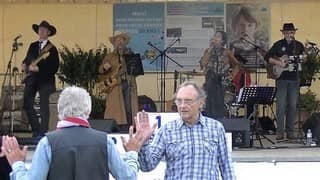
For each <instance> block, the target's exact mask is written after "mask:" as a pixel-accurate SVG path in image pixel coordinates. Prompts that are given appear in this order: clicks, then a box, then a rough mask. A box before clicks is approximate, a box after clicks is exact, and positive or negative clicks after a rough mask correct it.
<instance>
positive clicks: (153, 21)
mask: <svg viewBox="0 0 320 180" xmlns="http://www.w3.org/2000/svg"><path fill="white" fill-rule="evenodd" d="M113 30H114V31H122V32H127V33H129V35H130V38H131V39H130V43H129V45H128V47H129V48H131V50H132V51H133V52H135V53H140V55H141V59H142V62H143V67H144V70H145V71H157V70H159V68H160V66H159V65H160V61H154V62H153V63H152V64H150V63H151V62H152V60H153V59H152V57H155V56H157V55H158V54H157V51H156V50H155V49H154V48H152V47H151V46H150V45H148V44H150V43H151V44H152V45H154V46H155V47H156V48H158V49H159V50H163V47H164V40H163V36H164V32H163V30H164V3H135V4H115V5H114V7H113ZM159 60H160V59H159Z"/></svg>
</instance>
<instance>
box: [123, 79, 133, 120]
mask: <svg viewBox="0 0 320 180" xmlns="http://www.w3.org/2000/svg"><path fill="white" fill-rule="evenodd" d="M121 88H122V94H123V99H124V106H125V110H126V117H127V122H128V124H130V125H131V124H132V110H131V109H132V107H131V88H132V87H131V85H130V83H128V81H126V80H124V81H122V82H121Z"/></svg>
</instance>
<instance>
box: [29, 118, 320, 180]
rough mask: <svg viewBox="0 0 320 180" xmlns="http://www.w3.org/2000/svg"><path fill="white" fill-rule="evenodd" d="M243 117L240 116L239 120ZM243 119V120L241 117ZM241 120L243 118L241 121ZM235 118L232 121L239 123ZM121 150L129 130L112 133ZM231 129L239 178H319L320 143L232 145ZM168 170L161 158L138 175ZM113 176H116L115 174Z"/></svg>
mask: <svg viewBox="0 0 320 180" xmlns="http://www.w3.org/2000/svg"><path fill="white" fill-rule="evenodd" d="M177 117H178V114H177V113H149V118H150V120H151V121H152V122H157V123H158V125H159V126H161V125H163V124H165V123H166V122H168V121H171V120H173V119H175V118H177ZM237 121H239V120H236V121H235V122H237ZM240 121H241V120H240ZM240 121H239V122H240ZM235 122H233V121H232V122H231V123H235ZM108 136H109V137H111V138H112V139H113V140H114V142H115V144H116V147H117V149H118V150H119V152H120V153H121V154H122V153H124V152H125V151H124V149H123V147H122V143H121V141H120V136H125V137H126V136H128V134H127V133H125V134H113V133H111V134H108ZM231 136H232V135H231V133H227V141H228V147H229V150H230V151H231V154H232V159H233V162H234V163H233V164H234V167H235V173H236V176H237V179H238V180H256V179H259V180H270V179H272V180H278V179H279V180H280V179H290V180H300V179H308V178H309V179H318V176H319V175H318V173H317V172H318V170H319V169H320V147H319V146H317V147H307V146H306V145H305V144H304V140H301V141H299V140H291V141H282V142H281V141H280V142H279V141H278V142H277V141H276V140H275V135H266V137H268V138H269V139H270V140H271V141H273V142H275V144H272V143H270V142H269V141H267V140H266V139H261V142H262V145H263V147H261V145H260V142H259V141H258V140H254V141H253V146H252V147H247V148H237V147H235V148H233V149H232V148H231V147H232V144H231V141H232V140H231ZM34 148H35V146H34V145H33V146H31V148H30V150H29V151H28V156H27V160H26V163H27V165H28V166H30V164H31V158H32V155H33V153H34ZM164 172H165V162H164V161H161V162H160V164H159V165H158V166H157V168H156V169H155V170H153V171H151V172H148V173H144V172H139V174H138V179H142V180H162V179H163V177H164ZM111 179H112V178H111Z"/></svg>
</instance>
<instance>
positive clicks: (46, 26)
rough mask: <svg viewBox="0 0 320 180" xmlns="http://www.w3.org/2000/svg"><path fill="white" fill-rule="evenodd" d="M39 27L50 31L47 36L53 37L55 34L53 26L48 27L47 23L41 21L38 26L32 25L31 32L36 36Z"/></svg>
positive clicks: (55, 30)
mask: <svg viewBox="0 0 320 180" xmlns="http://www.w3.org/2000/svg"><path fill="white" fill-rule="evenodd" d="M39 27H45V28H47V29H48V30H49V31H50V34H49V36H53V35H55V34H56V33H57V29H56V28H55V27H54V26H52V25H50V24H49V23H48V22H47V21H42V22H41V23H40V24H39V25H38V24H33V25H32V29H33V31H34V32H35V33H37V34H38V32H39Z"/></svg>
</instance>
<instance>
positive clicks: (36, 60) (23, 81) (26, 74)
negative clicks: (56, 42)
mask: <svg viewBox="0 0 320 180" xmlns="http://www.w3.org/2000/svg"><path fill="white" fill-rule="evenodd" d="M49 55H50V52H49V51H47V52H45V53H43V54H41V55H40V56H39V57H37V59H35V60H33V61H32V62H31V64H30V65H37V64H38V63H39V62H40V61H42V60H45V59H47V57H48V56H49ZM31 75H32V72H30V71H29V70H28V68H27V70H25V71H24V74H23V75H22V78H21V83H25V81H26V79H27V78H28V77H30V76H31Z"/></svg>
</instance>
